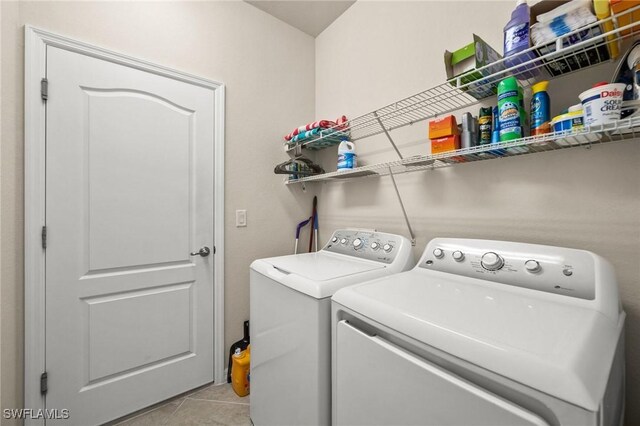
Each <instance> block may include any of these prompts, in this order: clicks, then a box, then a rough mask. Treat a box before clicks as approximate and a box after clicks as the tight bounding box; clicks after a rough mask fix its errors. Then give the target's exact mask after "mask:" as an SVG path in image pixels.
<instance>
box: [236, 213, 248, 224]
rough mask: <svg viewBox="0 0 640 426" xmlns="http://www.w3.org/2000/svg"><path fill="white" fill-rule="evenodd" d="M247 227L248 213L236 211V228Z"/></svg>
mask: <svg viewBox="0 0 640 426" xmlns="http://www.w3.org/2000/svg"><path fill="white" fill-rule="evenodd" d="M243 226H247V211H246V210H236V227H237V228H241V227H243Z"/></svg>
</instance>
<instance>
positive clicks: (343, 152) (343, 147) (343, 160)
mask: <svg viewBox="0 0 640 426" xmlns="http://www.w3.org/2000/svg"><path fill="white" fill-rule="evenodd" d="M355 168H356V146H355V145H354V144H353V142H349V141H347V140H343V141H342V142H340V145H339V146H338V171H339V172H340V171H346V170H353V169H355Z"/></svg>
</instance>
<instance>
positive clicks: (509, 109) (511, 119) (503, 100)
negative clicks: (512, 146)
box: [498, 77, 522, 142]
mask: <svg viewBox="0 0 640 426" xmlns="http://www.w3.org/2000/svg"><path fill="white" fill-rule="evenodd" d="M518 89H519V86H518V81H517V80H516V79H515V77H507V78H505V79H504V80H502V81H501V82H500V83H499V84H498V117H499V122H500V142H505V141H510V140H513V139H518V138H521V137H522V124H521V121H520V120H521V115H520V94H519V90H518Z"/></svg>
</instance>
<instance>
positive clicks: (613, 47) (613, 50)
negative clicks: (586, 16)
mask: <svg viewBox="0 0 640 426" xmlns="http://www.w3.org/2000/svg"><path fill="white" fill-rule="evenodd" d="M593 10H594V11H595V12H596V16H597V17H598V20H599V21H602V20H605V19H607V18H608V17H609V16H611V5H610V4H609V0H593ZM601 25H602V29H603V30H604V32H605V33H608V32H609V31H612V30H613V28H614V27H613V21H612V20H611V19H609V20H608V21H605V22H603V23H602V24H601ZM615 39H616V37H615V36H614V35H613V34H611V35H609V36H607V40H610V41H611V42H610V43H609V44H607V47H608V48H609V53H610V54H611V59H615V58H617V57H618V55H619V54H620V51H619V50H618V42H617V41H615Z"/></svg>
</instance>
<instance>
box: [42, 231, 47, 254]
mask: <svg viewBox="0 0 640 426" xmlns="http://www.w3.org/2000/svg"><path fill="white" fill-rule="evenodd" d="M42 248H43V249H46V248H47V227H46V226H43V227H42Z"/></svg>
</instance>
